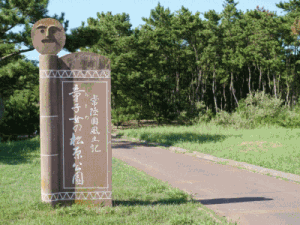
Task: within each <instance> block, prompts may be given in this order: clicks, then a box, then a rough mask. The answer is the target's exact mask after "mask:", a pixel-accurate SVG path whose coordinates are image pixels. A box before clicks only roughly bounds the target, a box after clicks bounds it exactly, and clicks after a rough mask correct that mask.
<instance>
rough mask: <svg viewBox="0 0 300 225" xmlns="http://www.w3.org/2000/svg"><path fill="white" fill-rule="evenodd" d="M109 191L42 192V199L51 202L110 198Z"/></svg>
mask: <svg viewBox="0 0 300 225" xmlns="http://www.w3.org/2000/svg"><path fill="white" fill-rule="evenodd" d="M111 194H112V192H111V191H98V192H58V193H52V194H43V193H42V200H43V201H46V202H53V201H59V200H75V199H76V200H97V199H111Z"/></svg>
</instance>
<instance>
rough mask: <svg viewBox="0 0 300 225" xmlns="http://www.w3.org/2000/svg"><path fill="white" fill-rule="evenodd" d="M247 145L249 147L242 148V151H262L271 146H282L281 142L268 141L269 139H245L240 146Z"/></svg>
mask: <svg viewBox="0 0 300 225" xmlns="http://www.w3.org/2000/svg"><path fill="white" fill-rule="evenodd" d="M244 145H246V148H247V149H244V150H241V151H242V152H248V151H255V152H258V150H257V149H260V150H262V151H268V150H269V148H270V147H271V148H279V147H282V144H281V143H273V142H267V141H254V142H253V141H245V142H242V143H241V144H240V145H239V146H244Z"/></svg>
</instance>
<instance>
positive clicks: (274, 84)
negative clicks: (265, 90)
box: [273, 72, 277, 99]
mask: <svg viewBox="0 0 300 225" xmlns="http://www.w3.org/2000/svg"><path fill="white" fill-rule="evenodd" d="M273 86H274V94H275V98H276V99H277V92H276V78H275V72H274V73H273Z"/></svg>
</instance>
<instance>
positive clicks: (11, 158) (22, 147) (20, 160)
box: [0, 137, 40, 165]
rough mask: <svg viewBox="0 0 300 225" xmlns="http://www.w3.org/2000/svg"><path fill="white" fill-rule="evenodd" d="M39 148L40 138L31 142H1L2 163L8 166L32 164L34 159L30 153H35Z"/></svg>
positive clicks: (0, 160)
mask: <svg viewBox="0 0 300 225" xmlns="http://www.w3.org/2000/svg"><path fill="white" fill-rule="evenodd" d="M39 148H40V140H39V137H34V138H32V139H30V140H29V139H28V140H20V141H13V142H6V143H1V142H0V163H2V164H7V165H18V164H24V163H30V162H31V160H32V159H33V156H32V155H30V153H32V152H35V151H36V150H37V149H39ZM37 157H39V155H38V156H37Z"/></svg>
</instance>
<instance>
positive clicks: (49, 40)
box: [42, 39, 54, 43]
mask: <svg viewBox="0 0 300 225" xmlns="http://www.w3.org/2000/svg"><path fill="white" fill-rule="evenodd" d="M42 42H43V43H51V42H54V41H53V40H51V39H44V40H42Z"/></svg>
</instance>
